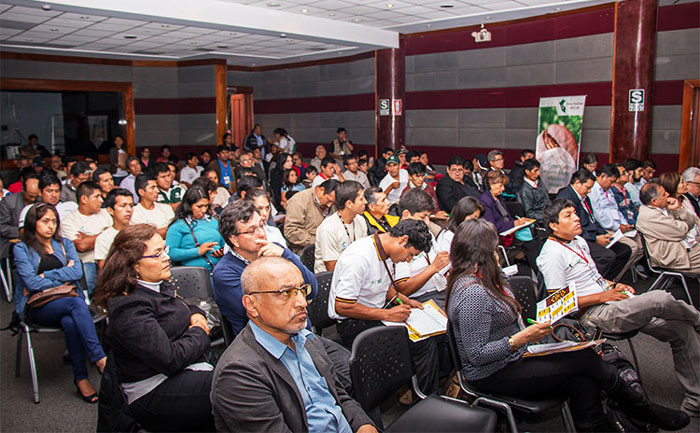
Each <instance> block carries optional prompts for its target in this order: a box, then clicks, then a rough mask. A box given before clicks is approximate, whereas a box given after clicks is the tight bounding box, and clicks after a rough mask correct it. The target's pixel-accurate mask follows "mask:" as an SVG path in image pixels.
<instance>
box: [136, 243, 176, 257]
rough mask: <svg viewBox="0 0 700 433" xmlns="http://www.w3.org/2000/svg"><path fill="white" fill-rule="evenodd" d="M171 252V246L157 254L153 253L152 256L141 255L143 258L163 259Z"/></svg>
mask: <svg viewBox="0 0 700 433" xmlns="http://www.w3.org/2000/svg"><path fill="white" fill-rule="evenodd" d="M169 252H170V247H167V246H166V247H165V248H163V249H162V250H160V251H158V252H157V253H155V254H151V255H150V256H141V258H142V259H162V258H164V257H167V256H168V253H169ZM163 253H165V256H163Z"/></svg>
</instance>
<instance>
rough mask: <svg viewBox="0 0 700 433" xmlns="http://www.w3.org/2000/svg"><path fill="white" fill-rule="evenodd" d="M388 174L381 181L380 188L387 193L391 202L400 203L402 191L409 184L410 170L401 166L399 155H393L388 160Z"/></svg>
mask: <svg viewBox="0 0 700 433" xmlns="http://www.w3.org/2000/svg"><path fill="white" fill-rule="evenodd" d="M385 168H386V176H384V179H382V181H381V182H380V183H379V188H381V189H382V191H384V193H385V194H386V198H387V200H389V203H391V204H394V203H398V202H399V200H400V199H401V192H402V191H403V190H404V188H406V185H408V172H407V171H406V170H404V169H402V168H401V165H400V164H399V157H398V156H396V155H391V156H390V157H389V158H387V160H386V166H385Z"/></svg>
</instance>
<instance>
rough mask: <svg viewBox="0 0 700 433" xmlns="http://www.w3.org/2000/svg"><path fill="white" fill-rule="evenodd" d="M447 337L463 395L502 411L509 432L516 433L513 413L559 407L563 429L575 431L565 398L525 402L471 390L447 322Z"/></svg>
mask: <svg viewBox="0 0 700 433" xmlns="http://www.w3.org/2000/svg"><path fill="white" fill-rule="evenodd" d="M447 336H448V340H449V343H448V344H449V347H450V358H451V359H452V364H453V365H454V367H455V369H456V370H457V379H458V380H459V387H460V388H461V389H462V391H463V392H464V393H465V394H467V395H468V396H469V397H471V398H473V399H474V405H475V406H488V407H493V408H496V409H499V410H502V411H503V412H504V413H505V415H506V420H507V421H508V426H509V427H510V431H511V432H512V433H517V432H518V424H517V422H516V420H515V412H517V413H520V414H524V415H530V416H532V415H539V414H542V413H544V412H546V411H549V410H550V409H553V408H555V407H557V406H560V407H561V415H562V419H563V421H564V428H565V429H566V431H567V432H575V431H576V428H575V426H574V421H573V418H572V417H571V410H570V409H569V402H568V400H567V399H565V398H552V399H547V400H525V399H520V398H515V397H509V396H505V395H495V394H488V393H483V392H480V391H477V390H476V389H474V388H472V387H471V386H470V385H469V382H467V380H466V379H465V378H464V376H463V375H462V363H461V361H460V359H459V353H458V352H457V342H456V341H455V336H454V330H453V328H452V324H451V323H449V322H448V325H447Z"/></svg>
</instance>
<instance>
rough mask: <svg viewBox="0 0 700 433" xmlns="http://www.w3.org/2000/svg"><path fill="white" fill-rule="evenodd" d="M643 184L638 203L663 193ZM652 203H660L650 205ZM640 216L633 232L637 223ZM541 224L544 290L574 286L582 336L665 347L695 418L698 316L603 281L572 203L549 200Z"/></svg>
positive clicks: (660, 297) (698, 404) (667, 298)
mask: <svg viewBox="0 0 700 433" xmlns="http://www.w3.org/2000/svg"><path fill="white" fill-rule="evenodd" d="M647 185H648V186H647ZM647 185H645V186H644V187H643V188H642V193H641V195H642V198H644V199H646V195H647V194H648V193H649V192H650V191H651V190H655V191H657V192H658V193H663V194H665V191H663V188H661V187H660V186H658V185H657V184H654V183H650V184H647ZM654 203H655V204H657V205H658V204H660V203H658V202H657V201H656V200H655V201H654ZM642 209H644V207H642ZM658 213H661V212H658ZM641 217H642V215H640V221H638V222H637V225H638V227H639V226H640V223H641V221H643V218H641ZM545 222H546V224H547V230H548V233H549V234H550V235H551V236H550V237H549V239H548V240H547V241H546V242H545V244H544V246H543V247H542V251H541V253H540V256H539V257H538V258H537V262H538V263H539V264H540V270H541V272H542V275H543V278H544V283H545V286H546V288H547V290H548V291H556V290H559V289H562V288H564V287H570V285H571V284H575V286H576V296H577V298H578V308H579V310H580V311H581V313H579V323H580V324H581V325H582V326H583V328H584V329H586V330H587V331H588V332H595V331H596V330H601V331H603V332H606V333H613V334H625V333H628V332H632V331H639V332H643V333H645V334H648V335H651V336H652V337H654V338H656V339H657V340H659V341H662V342H667V343H669V345H670V346H671V349H672V350H671V352H672V354H673V364H674V367H675V370H676V375H677V376H678V379H679V381H680V383H681V385H682V386H683V388H684V389H685V399H684V400H683V403H682V405H681V409H682V410H683V411H688V413H695V414H697V413H698V409H699V408H700V376H699V375H698V371H697V365H698V362H699V361H700V334H698V332H697V331H696V328H697V327H698V326H700V312H698V310H697V309H696V308H695V307H693V306H692V305H688V304H687V303H685V302H683V301H680V300H677V299H676V298H674V297H673V295H671V294H670V293H669V292H667V291H664V290H651V291H648V292H646V293H642V294H635V291H634V289H633V288H632V287H630V286H628V285H626V284H621V283H615V282H613V281H611V280H610V279H606V278H604V277H603V276H602V275H601V274H600V273H599V272H598V269H597V268H596V266H595V264H594V263H593V260H592V257H591V253H590V250H589V249H588V243H587V242H586V241H585V240H584V239H583V238H582V237H581V236H580V234H581V225H580V223H579V217H578V216H577V215H576V212H575V209H574V204H573V203H572V202H570V201H568V200H562V199H557V200H554V201H553V202H552V203H551V204H550V205H549V206H548V207H547V209H545ZM640 230H641V228H640ZM453 248H454V244H453ZM650 249H651V248H650ZM664 430H676V428H664Z"/></svg>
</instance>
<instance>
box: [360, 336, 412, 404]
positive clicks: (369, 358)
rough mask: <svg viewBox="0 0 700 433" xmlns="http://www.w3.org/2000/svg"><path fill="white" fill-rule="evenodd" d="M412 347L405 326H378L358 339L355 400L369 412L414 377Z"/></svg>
mask: <svg viewBox="0 0 700 433" xmlns="http://www.w3.org/2000/svg"><path fill="white" fill-rule="evenodd" d="M409 344H411V343H410V342H409V340H408V333H407V332H406V328H404V327H403V326H400V327H398V326H377V327H374V328H370V329H367V330H365V331H362V332H361V333H360V334H359V335H358V336H357V337H356V338H355V341H354V342H353V344H352V352H351V354H350V376H351V378H352V387H353V390H354V392H355V399H356V400H357V401H358V402H359V403H360V405H361V406H362V408H363V409H364V410H365V411H366V412H369V411H372V410H373V409H375V408H377V407H379V405H380V404H381V403H383V402H384V401H385V400H386V399H388V398H389V397H391V396H392V395H393V394H395V393H396V392H397V391H398V390H399V389H400V388H401V387H402V386H404V385H406V384H407V383H408V382H409V381H410V380H411V378H412V377H413V361H412V359H411V353H410V350H409V346H408V345H409Z"/></svg>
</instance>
